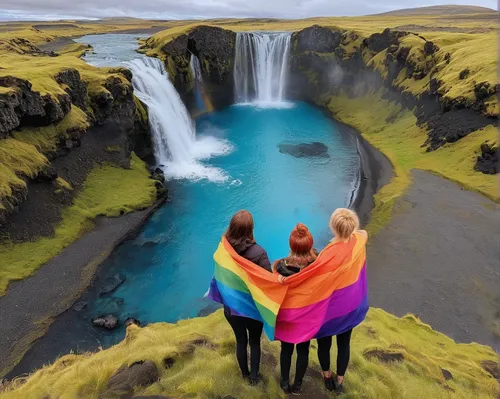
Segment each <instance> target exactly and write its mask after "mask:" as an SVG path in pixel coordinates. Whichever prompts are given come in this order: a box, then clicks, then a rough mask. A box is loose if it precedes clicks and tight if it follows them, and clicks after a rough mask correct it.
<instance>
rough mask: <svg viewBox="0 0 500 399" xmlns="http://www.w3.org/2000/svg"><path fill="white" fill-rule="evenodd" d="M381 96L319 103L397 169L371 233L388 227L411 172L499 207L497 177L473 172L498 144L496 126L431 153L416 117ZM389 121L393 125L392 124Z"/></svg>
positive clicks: (380, 198)
mask: <svg viewBox="0 0 500 399" xmlns="http://www.w3.org/2000/svg"><path fill="white" fill-rule="evenodd" d="M381 94H382V93H374V94H370V95H367V96H365V97H362V98H349V97H347V96H344V95H341V96H336V97H325V98H323V99H321V100H318V102H319V103H320V104H321V105H324V106H326V107H327V108H328V109H329V110H330V111H331V112H332V114H333V115H334V116H335V118H337V119H339V120H340V121H342V122H344V123H346V124H348V125H351V126H353V127H355V128H356V129H358V130H359V131H360V132H361V133H362V135H363V136H364V137H365V138H366V139H367V140H368V141H369V142H370V143H371V144H372V145H373V146H375V147H376V148H378V149H380V150H381V151H382V152H383V153H384V154H385V155H386V156H387V157H388V158H389V160H390V161H391V163H392V165H393V167H394V173H395V176H394V177H393V178H392V180H391V182H390V183H389V184H388V185H386V186H385V187H383V188H382V189H381V190H380V191H379V192H378V193H377V194H376V195H375V197H374V201H375V208H374V210H373V212H372V217H371V221H370V225H369V230H370V231H371V233H375V232H377V231H378V230H379V229H381V228H382V227H383V226H385V225H386V224H387V222H388V221H389V218H390V216H391V214H392V209H393V206H394V204H395V201H396V200H397V199H398V198H400V197H401V196H402V195H403V194H404V193H405V190H406V189H407V188H408V187H409V186H410V184H411V174H410V170H411V169H415V168H416V169H422V170H428V171H431V172H434V173H437V174H439V175H441V176H444V177H446V178H448V179H451V180H453V181H455V182H457V183H459V184H461V185H462V186H464V187H466V188H468V189H470V190H474V191H478V192H480V193H482V194H484V195H486V196H488V197H489V198H491V199H493V200H494V201H499V198H498V182H497V179H496V177H495V176H494V175H485V174H483V173H480V172H476V171H474V164H475V161H476V157H477V155H478V152H479V147H480V145H481V143H483V142H484V141H489V142H491V143H494V142H496V140H497V135H498V133H497V130H496V127H495V126H493V125H492V126H489V127H487V128H485V129H482V130H478V131H476V132H474V133H471V134H470V135H468V136H466V137H464V138H463V139H461V140H459V141H458V142H456V143H449V144H446V145H445V146H444V147H442V148H440V149H439V150H437V151H433V152H429V153H428V152H426V151H425V148H422V147H421V145H422V143H424V142H425V140H426V138H427V131H426V130H425V129H424V128H422V127H418V126H417V124H416V123H417V121H416V118H415V116H414V115H413V113H412V112H411V111H408V110H406V109H403V108H402V107H401V106H400V105H398V104H396V103H391V102H388V101H387V100H384V99H382V97H381ZM386 120H394V121H393V122H392V123H389V122H386Z"/></svg>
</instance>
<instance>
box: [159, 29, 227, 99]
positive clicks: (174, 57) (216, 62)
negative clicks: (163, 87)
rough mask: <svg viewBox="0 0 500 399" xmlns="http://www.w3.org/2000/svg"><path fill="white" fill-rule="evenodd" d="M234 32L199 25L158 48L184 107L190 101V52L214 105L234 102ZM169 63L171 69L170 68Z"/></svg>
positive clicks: (191, 79)
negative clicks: (164, 58) (195, 58)
mask: <svg viewBox="0 0 500 399" xmlns="http://www.w3.org/2000/svg"><path fill="white" fill-rule="evenodd" d="M235 45H236V33H235V32H233V31H229V30H225V29H222V28H217V27H211V26H199V27H197V28H195V29H194V30H193V31H191V32H190V33H189V35H181V36H179V37H177V38H175V39H174V40H172V41H171V42H169V43H167V44H166V45H165V46H163V47H162V52H163V53H165V54H166V56H167V61H166V62H165V67H166V69H167V70H168V71H169V76H170V79H171V80H173V84H174V86H175V87H176V89H177V91H178V92H179V93H180V94H181V97H183V100H184V101H185V103H187V105H188V108H189V107H190V104H191V103H192V102H193V101H194V95H193V93H192V87H193V85H192V82H193V77H192V76H191V74H190V69H189V63H190V59H191V54H194V55H196V56H197V57H198V59H199V60H200V65H201V73H202V76H203V83H204V86H205V91H206V93H207V95H208V97H209V98H210V99H211V101H212V104H213V105H214V107H215V108H222V107H225V106H228V105H230V104H232V103H233V101H234V94H233V93H234V80H233V65H234V49H235ZM172 65H175V68H173V69H172Z"/></svg>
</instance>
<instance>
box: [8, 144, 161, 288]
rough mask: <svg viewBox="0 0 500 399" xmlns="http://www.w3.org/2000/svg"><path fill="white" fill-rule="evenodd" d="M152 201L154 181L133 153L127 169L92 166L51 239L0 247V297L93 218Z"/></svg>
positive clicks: (58, 185) (59, 186) (63, 186)
mask: <svg viewBox="0 0 500 399" xmlns="http://www.w3.org/2000/svg"><path fill="white" fill-rule="evenodd" d="M8 140H10V139H8ZM2 141H3V140H0V143H2ZM69 189H71V186H69V184H68V183H67V182H65V181H63V180H59V181H58V180H56V181H55V182H54V190H69ZM155 199H156V189H155V186H154V181H153V180H151V179H149V171H148V170H147V167H146V165H145V163H144V162H143V161H141V160H140V159H139V158H138V157H137V156H136V155H135V154H133V155H132V159H131V168H130V169H122V168H120V167H117V166H112V165H96V167H95V168H94V169H93V170H92V171H91V173H90V174H89V176H88V177H87V179H86V181H85V183H84V186H83V188H82V190H81V191H80V192H79V193H78V194H77V195H76V197H75V199H74V201H73V205H71V206H69V207H68V208H66V209H63V211H62V221H61V223H60V224H59V225H58V226H56V227H55V234H54V236H53V237H43V238H39V239H37V240H35V241H34V242H25V243H16V244H11V243H9V242H6V243H3V244H1V245H0V265H1V267H0V295H3V294H4V293H5V291H6V289H7V285H8V284H9V282H10V281H13V280H19V279H22V278H25V277H27V276H29V275H30V274H31V273H33V272H34V271H35V270H36V269H37V268H38V267H40V265H42V264H43V263H45V262H47V261H48V260H50V259H51V258H52V257H53V256H55V255H57V254H58V253H59V252H60V251H61V250H62V249H63V248H65V247H66V246H68V245H69V244H71V243H72V242H73V241H75V240H76V239H77V238H78V237H80V236H81V235H82V234H83V233H84V232H86V231H88V230H90V229H91V228H92V227H93V220H94V219H95V218H96V217H97V216H111V217H116V216H119V215H120V214H124V213H129V212H131V211H133V210H136V209H143V208H146V207H148V206H151V205H152V204H153V203H154V201H155Z"/></svg>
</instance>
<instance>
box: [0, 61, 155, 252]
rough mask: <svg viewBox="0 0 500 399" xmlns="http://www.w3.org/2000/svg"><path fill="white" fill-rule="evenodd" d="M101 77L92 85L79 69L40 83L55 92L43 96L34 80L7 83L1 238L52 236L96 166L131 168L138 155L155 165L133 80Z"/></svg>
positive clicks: (118, 72)
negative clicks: (34, 87)
mask: <svg viewBox="0 0 500 399" xmlns="http://www.w3.org/2000/svg"><path fill="white" fill-rule="evenodd" d="M51 56H53V55H48V54H41V55H39V57H51ZM95 71H96V72H95V75H92V77H93V78H95V79H92V80H89V79H88V78H87V79H85V78H84V77H83V76H82V75H81V74H80V71H79V70H78V69H76V68H72V67H60V68H58V69H55V70H53V71H51V73H49V74H47V75H43V74H41V76H36V77H35V76H34V77H33V78H34V79H38V81H37V83H38V84H39V85H40V80H41V79H44V83H45V80H46V81H47V84H48V85H49V86H50V90H51V91H49V90H47V91H46V92H45V93H44V94H41V93H40V92H39V91H37V90H34V89H33V84H32V82H30V80H28V79H22V78H18V77H15V76H2V77H0V161H1V164H0V167H1V168H2V175H3V176H2V177H0V226H1V229H2V239H4V240H8V241H10V242H20V241H27V240H33V239H34V238H35V237H37V236H40V235H42V236H46V235H52V234H53V231H54V226H55V225H56V223H57V222H58V221H60V220H61V210H62V209H63V207H64V206H67V205H70V204H71V203H72V199H73V197H74V196H75V194H76V193H78V191H79V188H81V187H82V185H83V183H84V181H85V178H86V177H87V175H88V174H89V172H90V171H91V170H92V168H94V167H95V166H96V165H99V164H105V163H109V164H114V165H118V166H121V167H124V168H128V167H129V166H130V154H131V152H132V151H134V152H136V153H137V154H138V155H139V156H140V157H142V158H143V159H146V160H147V159H150V158H152V145H151V140H150V137H149V126H148V120H147V110H146V109H145V107H144V106H143V104H142V103H140V101H139V100H138V99H137V98H136V97H135V96H134V94H133V88H132V84H131V79H132V75H131V73H130V72H129V71H128V70H126V69H123V68H116V69H106V70H103V69H101V70H98V69H96V70H95ZM85 76H86V77H87V76H88V75H87V73H86V74H85Z"/></svg>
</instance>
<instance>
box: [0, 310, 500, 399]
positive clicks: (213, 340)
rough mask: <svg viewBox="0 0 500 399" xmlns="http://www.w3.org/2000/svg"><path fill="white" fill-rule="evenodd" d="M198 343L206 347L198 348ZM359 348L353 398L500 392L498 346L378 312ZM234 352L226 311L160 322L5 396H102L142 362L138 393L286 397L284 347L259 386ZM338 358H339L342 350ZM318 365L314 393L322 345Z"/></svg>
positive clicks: (274, 351) (266, 350)
mask: <svg viewBox="0 0 500 399" xmlns="http://www.w3.org/2000/svg"><path fill="white" fill-rule="evenodd" d="M195 340H198V341H204V342H205V344H202V345H199V344H198V345H197V344H193V341H195ZM313 345H315V342H313ZM351 346H352V356H351V365H350V368H349V371H348V374H347V378H346V390H347V394H346V395H345V396H344V397H345V398H360V397H365V398H374V399H375V398H383V399H386V398H401V397H404V398H415V399H416V398H422V397H426V398H427V397H428V398H436V399H439V398H450V397H453V398H472V397H475V398H478V399H481V398H494V397H495V395H496V393H497V392H498V385H497V381H495V379H494V378H493V377H492V376H491V375H489V374H488V373H487V372H486V371H485V370H484V369H483V368H482V367H481V361H485V360H486V361H491V362H497V361H498V359H497V356H496V354H495V353H494V352H493V351H492V350H491V349H490V348H488V347H485V346H481V345H478V344H456V343H455V342H454V341H452V340H451V339H449V338H448V337H446V336H444V335H443V334H440V333H437V332H435V331H433V330H432V329H431V328H430V327H429V326H427V325H425V324H423V323H422V322H420V321H419V320H418V319H416V318H415V317H413V316H406V317H403V318H401V319H399V318H396V317H394V316H392V315H390V314H388V313H385V312H384V311H382V310H381V309H374V308H372V309H371V310H370V312H369V314H368V317H367V319H366V321H365V322H364V323H363V324H362V325H361V326H360V327H359V328H357V329H355V330H354V335H353V339H352V344H351ZM373 349H379V350H382V351H384V352H390V353H401V354H402V355H403V356H404V361H402V362H393V363H383V362H381V361H379V360H375V359H372V360H370V359H368V358H367V356H366V355H364V353H365V352H366V351H369V350H373ZM234 350H235V343H234V337H233V334H232V332H231V329H230V327H229V325H228V323H227V322H226V321H225V320H224V317H223V314H222V311H218V312H217V313H215V314H213V315H211V316H208V317H206V318H196V319H192V320H185V321H180V322H178V323H177V324H166V323H158V324H152V325H149V326H147V327H145V328H142V329H140V328H138V327H136V326H132V327H130V328H129V330H128V331H127V337H126V339H125V340H124V341H122V342H121V343H119V344H118V345H116V346H114V347H112V348H110V349H107V350H104V351H101V352H98V353H95V354H84V355H80V356H76V355H68V356H65V357H63V358H61V359H59V360H58V361H56V362H55V363H54V364H53V365H51V366H48V367H46V368H43V369H41V370H39V371H37V372H36V373H35V374H33V375H32V376H31V377H29V378H28V379H27V381H26V382H25V383H24V384H23V381H21V380H19V381H17V382H16V381H15V382H14V383H13V386H12V387H11V389H13V390H9V389H7V390H6V392H4V393H3V394H1V393H0V398H2V399H10V398H19V397H26V398H28V397H29V398H43V397H57V398H75V397H85V398H97V397H99V395H102V394H103V392H104V391H105V389H106V384H107V381H108V379H109V378H110V377H111V375H113V373H114V372H116V370H117V369H118V368H120V367H121V366H122V365H129V364H132V363H134V362H136V361H141V360H152V361H154V362H155V363H156V364H157V366H158V367H159V369H160V380H159V381H158V382H156V383H155V384H153V385H151V386H150V387H148V388H146V389H144V388H138V389H137V391H136V394H144V395H155V394H156V395H166V396H168V397H180V398H185V397H204V398H216V397H224V396H225V395H233V396H234V397H237V398H277V397H283V394H282V393H281V392H280V389H279V366H277V365H278V362H279V344H278V343H276V342H274V343H269V342H268V341H267V339H265V338H264V343H263V359H264V361H263V365H262V370H261V372H262V375H263V376H264V383H261V384H260V385H259V386H258V387H250V386H248V384H247V383H245V382H244V381H243V380H242V379H241V377H240V376H239V369H238V366H237V364H236V358H235V356H234ZM332 354H333V355H334V356H335V349H333V350H332ZM165 358H173V359H174V360H175V364H174V366H173V367H172V368H170V369H165V368H164V366H163V360H164V359H165ZM310 359H311V361H310V368H311V369H312V372H310V373H309V374H308V376H307V377H306V379H305V382H304V388H305V390H306V391H308V392H310V393H311V394H312V395H314V393H318V394H319V393H323V388H322V382H321V380H320V376H319V373H318V371H319V365H318V360H317V356H316V353H315V351H314V347H313V349H312V351H311V357H310ZM333 359H335V357H333ZM441 369H445V370H448V371H449V372H451V374H452V375H453V379H451V380H449V381H446V380H445V379H444V377H443V374H442V371H441ZM16 388H17V389H16ZM333 396H334V395H332V397H333Z"/></svg>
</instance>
